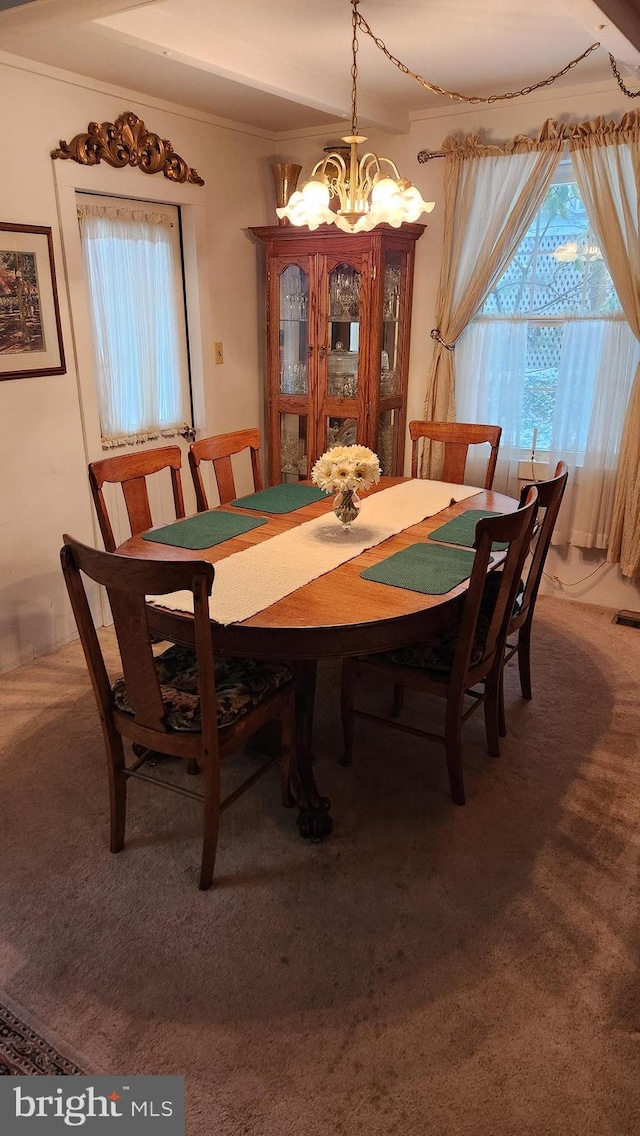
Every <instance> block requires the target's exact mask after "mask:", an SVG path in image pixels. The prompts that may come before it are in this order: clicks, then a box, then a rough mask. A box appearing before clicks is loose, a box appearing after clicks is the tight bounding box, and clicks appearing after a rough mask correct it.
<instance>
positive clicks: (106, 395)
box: [77, 194, 192, 448]
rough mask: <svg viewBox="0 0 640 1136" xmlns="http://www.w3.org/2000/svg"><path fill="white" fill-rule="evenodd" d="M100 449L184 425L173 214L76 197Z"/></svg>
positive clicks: (187, 413)
mask: <svg viewBox="0 0 640 1136" xmlns="http://www.w3.org/2000/svg"><path fill="white" fill-rule="evenodd" d="M77 200H78V217H79V221H80V233H81V239H82V247H83V253H84V260H85V267H86V274H87V282H88V289H89V298H90V307H91V314H92V320H93V331H94V347H95V360H96V376H97V386H98V403H99V412H100V429H101V434H102V443H103V446H104V447H107V448H108V447H111V446H116V445H125V444H127V443H132V442H141V441H146V440H147V439H149V438H157V437H158V436H160V435H161V436H163V437H169V436H171V435H173V434H176V433H182V432H183V431H188V430H189V426H188V423H189V422H190V421H191V417H192V415H191V399H190V387H189V369H188V355H187V336H186V326H185V313H184V285H183V275H182V257H181V247H180V222H179V211H178V209H177V208H175V207H174V206H164V205H157V204H155V203H153V204H151V203H149V204H147V205H145V204H144V203H136V202H132V201H123V200H119V199H115V198H98V197H93V196H88V195H85V194H79V195H78V199H77Z"/></svg>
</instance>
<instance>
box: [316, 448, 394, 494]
mask: <svg viewBox="0 0 640 1136" xmlns="http://www.w3.org/2000/svg"><path fill="white" fill-rule="evenodd" d="M311 480H312V481H313V482H314V483H315V484H316V485H317V486H319V488H320V489H324V491H325V493H339V492H340V491H341V490H345V489H351V490H352V491H353V490H356V489H364V490H367V489H370V488H371V486H372V485H375V484H376V482H378V481H379V480H380V462H379V461H378V456H377V454H374V453H373V451H372V450H369V449H367V447H366V446H334V447H333V449H331V450H327V452H326V453H325V454H323V455H322V457H320V458H318V460H317V462H316V463H315V465H314V467H313V469H312V470H311Z"/></svg>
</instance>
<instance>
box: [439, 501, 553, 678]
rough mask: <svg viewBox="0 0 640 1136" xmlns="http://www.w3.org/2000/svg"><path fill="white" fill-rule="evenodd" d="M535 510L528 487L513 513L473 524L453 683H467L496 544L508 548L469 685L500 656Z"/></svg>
mask: <svg viewBox="0 0 640 1136" xmlns="http://www.w3.org/2000/svg"><path fill="white" fill-rule="evenodd" d="M537 508H538V494H537V492H536V490H535V488H534V487H531V488H530V489H529V492H528V494H527V497H526V499H525V501H524V502H523V504H522V506H521V507H520V508H519V509H518V510H517V511H516V512H514V513H506V514H504V515H503V516H497V517H484V518H483V519H482V520H480V521H478V523H477V525H476V540H475V548H476V554H475V557H474V561H473V568H472V571H471V578H470V581H469V587H468V589H467V593H466V596H465V601H464V608H463V612H462V618H461V622H460V634H459V637H458V643H457V647H456V655H455V660H454V666H453V671H452V678H453V680H454V681H456V680H457V681H458V682H459V683H461V684H462V685H463V686H464V685H468V684H469V683H468V673H467V672H468V671H469V667H470V660H471V652H472V648H473V643H474V638H475V634H476V628H477V624H478V617H479V614H480V607H481V603H482V598H483V594H484V589H485V585H486V581H487V569H488V566H489V559H490V557H491V553H492V546H493V544H494V542H496V541H498V542H508V545H509V547H508V548H507V550H506V554H505V559H504V562H503V565H502V570H501V572H500V573H499V576H500V586H499V589H498V593H497V596H496V601H495V605H494V608H493V611H492V614H491V617H490V620H489V626H488V628H487V631H486V636H485V639H484V653H483V658H482V661H481V663H479V664H477V666H475V667H474V668H472V674H475V672H477V675H476V676H475V677H474V678H473V682H478V681H479V680H480V678H481V677H483V676H484V675H485V674H487V673H488V671H489V670H490V669H491V667H492V666H493V665H494V662H495V660H496V657H497V656H498V655H499V656H500V657H501V656H502V651H503V648H504V642H505V639H506V634H507V624H508V619H509V614H510V612H511V611H512V609H513V604H514V601H515V597H516V592H517V589H518V583H519V580H520V573H521V572H522V567H523V565H524V561H525V558H526V555H527V550H528V548H529V541H530V539H531V534H532V533H533V527H534V525H535V520H536V513H537Z"/></svg>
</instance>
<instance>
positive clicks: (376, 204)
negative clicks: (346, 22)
mask: <svg viewBox="0 0 640 1136" xmlns="http://www.w3.org/2000/svg"><path fill="white" fill-rule="evenodd" d="M359 2H360V0H351V6H352V15H351V24H352V29H353V36H352V41H351V50H352V56H353V63H352V65H351V79H352V84H351V134H347V135H346V136H345V137H344V138H343V139H342V141H343V142H346V143H347V144H348V146H349V149H350V153H349V162H348V165H347V162H345V160H344V158H343V156H342V154H340V153H338V152H337V151H331V152H330V153H328V154H326V157H324V158H323V159H322V160H321V161H320V162H318V163H317V164H316V165H315V166H314V167H313V170H312V171H311V177H310V178H309V180H308V181H307V182H305V184H304V185H303V186H302V188H301V189H299V190H297V191H296V192H295V193H293V194H292V195H291V197H290V198H289V201H288V203H287V204H286V205H285V206H283V207H282V208H280V209H276V213H277V214H278V217H281V218H283V217H286V218H287V219H288V220H289V221H290V222H291V224H292V225H307V226H308V227H309V228H310V229H317V228H318V226H319V225H322V224H326V225H336V226H337V227H338V228H339V229H342V230H343V232H345V233H362V232H368V231H369V230H370V229H375V227H376V225H381V224H383V223H386V224H387V225H392V226H393V228H394V229H397V228H399V227H400V225H401V224H402V222H403V221H417V220H418V217H420V215H421V214H422V213H430V212H431V210H432V209H433V207H434V205H435V201H424V200H423V198H422V194H421V193H420V190H419V189H416V187H415V185H412V184H411V182H410V181H408V180H407V178H403V177H400V173H399V171H398V167H397V166H396V164H395V162H393V161H392V160H391V158H379V157H378V156H377V155H376V154H371V153H369V154H364V155H363V156H362V157H361V158H358V146H359V144H360V143H361V142H366V141H367V139H366V138H364V137H363V136H362V135H361V134H358V91H357V79H358V64H357V59H356V56H357V52H358V23H359V16H358V4H359ZM331 198H337V201H338V209H337V210H336V211H335V212H334V211H333V210H332V209H330V208H329V202H330V200H331Z"/></svg>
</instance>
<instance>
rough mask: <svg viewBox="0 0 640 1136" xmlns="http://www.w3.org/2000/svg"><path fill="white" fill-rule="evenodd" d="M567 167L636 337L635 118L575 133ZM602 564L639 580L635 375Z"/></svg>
mask: <svg viewBox="0 0 640 1136" xmlns="http://www.w3.org/2000/svg"><path fill="white" fill-rule="evenodd" d="M570 150H571V161H572V162H573V167H574V170H575V174H576V179H577V181H578V184H579V186H580V192H581V194H582V198H583V200H584V203H585V206H586V209H587V212H588V214H589V219H590V221H591V224H592V225H593V228H594V231H595V233H596V235H597V238H598V242H599V244H600V247H601V248H602V252H603V255H604V257H605V260H606V262H607V267H608V269H609V272H610V273H611V276H612V278H613V282H614V284H615V286H616V290H617V292H618V295H619V297H620V301H621V303H622V307H623V310H624V314H625V316H626V317H627V320H628V321H629V324H630V326H631V328H632V329H633V331H634V333H635V335H636V336H638V337H640V242H639V239H638V238H639V229H640V225H639V215H640V208H639V186H640V116H639V115H638V112H637V111H634V112H631V113H629V114H627V115H625V116H624V118H623V120H622V122H621V123H620V125H619V126H616V125H615V124H614V123H607V122H605V121H604V120H603V119H598V120H596V121H594V122H591V123H583V124H582V126H581V127H580V128H579V129H577V128H576V132H575V137H574V138H573V140H572V142H571V145H570ZM607 558H608V560H610V561H612V562H613V563H618V562H619V563H620V569H621V571H622V573H623V575H625V576H631V577H634V576H638V575H640V370H638V372H637V374H636V377H635V382H634V384H633V388H632V390H631V394H630V397H629V403H628V408H627V414H626V418H625V424H624V430H623V434H622V442H621V446H620V457H619V463H618V473H617V479H616V488H615V498H614V502H613V519H612V523H611V539H610V542H609V550H608V555H607Z"/></svg>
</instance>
